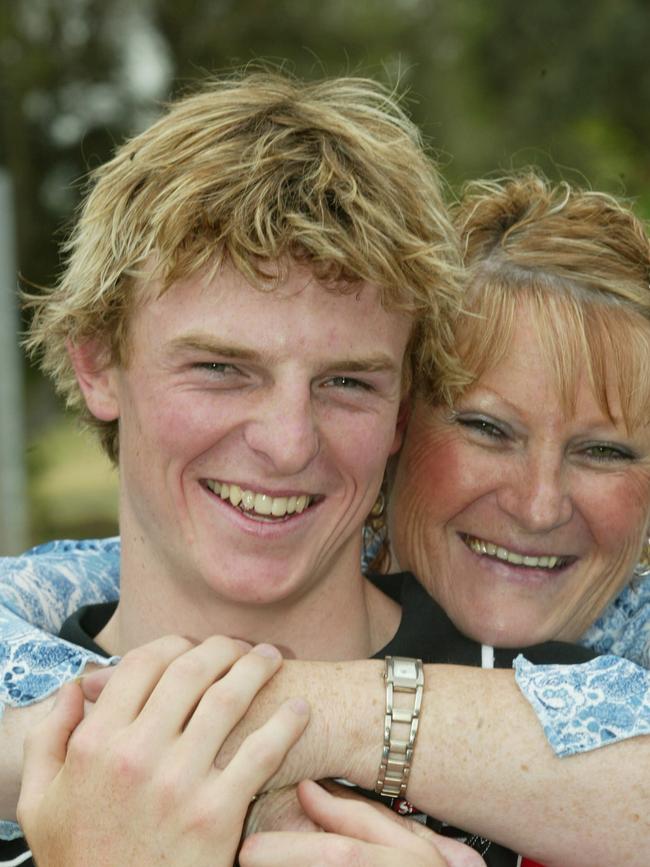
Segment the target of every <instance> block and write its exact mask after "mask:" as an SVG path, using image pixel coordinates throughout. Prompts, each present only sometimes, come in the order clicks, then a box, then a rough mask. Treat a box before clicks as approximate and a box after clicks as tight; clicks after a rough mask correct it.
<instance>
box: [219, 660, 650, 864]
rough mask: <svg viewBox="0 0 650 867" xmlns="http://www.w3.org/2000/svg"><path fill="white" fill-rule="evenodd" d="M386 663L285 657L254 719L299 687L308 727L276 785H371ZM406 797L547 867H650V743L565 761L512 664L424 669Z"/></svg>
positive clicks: (644, 740) (248, 723)
mask: <svg viewBox="0 0 650 867" xmlns="http://www.w3.org/2000/svg"><path fill="white" fill-rule="evenodd" d="M383 668H384V666H383V663H381V662H376V661H367V662H365V661H364V662H353V663H344V664H341V663H314V662H297V661H286V662H285V664H284V667H283V669H282V670H281V671H280V672H279V674H278V675H277V676H276V677H275V678H274V680H273V681H272V682H271V683H270V684H269V685H268V686H267V687H266V688H265V690H264V691H263V692H262V693H261V694H260V695H259V696H258V697H257V699H256V701H255V703H254V705H253V707H252V708H251V712H249V716H248V717H247V718H246V719H245V720H244V722H243V724H242V725H241V728H240V730H238V731H236V732H235V739H234V740H233V741H232V743H231V744H227V747H228V749H227V750H224V751H223V752H222V760H226V759H227V757H228V755H229V753H230V748H232V746H234V745H235V744H236V743H237V742H238V740H239V739H240V738H241V736H242V735H243V734H244V733H245V732H246V731H248V729H249V727H253V726H254V725H255V724H256V721H257V720H258V714H259V715H263V714H264V713H265V712H268V708H269V707H272V706H275V704H276V703H277V702H278V701H279V700H280V699H281V698H282V697H284V696H287V695H292V694H296V695H297V694H300V695H302V696H304V697H305V698H306V699H307V701H308V702H309V704H310V706H311V708H312V717H311V722H310V725H309V727H308V729H307V731H306V733H305V735H304V736H303V738H302V739H301V741H300V743H299V744H298V745H297V747H296V748H295V749H294V750H293V751H292V753H291V754H290V756H289V757H288V759H287V761H286V762H285V764H284V765H283V768H282V769H281V771H280V772H279V774H278V775H277V777H276V778H275V779H274V781H273V784H274V785H277V784H287V783H290V782H295V781H297V780H299V779H301V778H303V777H311V778H317V777H320V776H347V777H348V778H349V779H351V780H352V781H354V782H355V783H357V784H358V785H360V786H363V787H364V788H370V789H372V788H373V787H374V784H375V777H376V773H377V769H378V766H379V758H380V755H381V747H382V733H383V715H384V684H383V677H382V676H383ZM425 668H426V680H425V695H424V700H423V706H422V707H423V710H422V717H421V722H420V729H419V733H418V739H417V744H416V749H415V756H414V760H413V766H412V770H411V777H410V783H409V788H408V792H407V795H408V797H409V799H410V800H411V801H412V802H413V803H414V804H416V805H417V806H418V807H419V808H420V809H422V810H424V811H425V812H427V813H430V814H432V815H434V816H436V817H437V818H440V819H443V820H446V821H448V822H450V823H451V824H453V825H457V826H459V827H462V828H467V829H469V830H472V831H474V832H475V833H479V834H482V835H484V836H486V837H489V838H490V839H494V840H497V841H498V842H500V843H502V844H503V845H506V846H508V847H509V848H511V849H514V850H515V851H519V852H523V853H525V854H526V855H527V856H528V857H530V858H533V859H535V860H537V861H540V862H542V863H543V864H545V865H547V867H612V865H620V864H625V865H626V867H647V864H648V863H650V842H648V841H649V833H648V832H649V830H650V783H649V782H648V780H649V777H648V768H650V738H649V737H639V738H634V739H631V740H627V741H625V742H622V743H618V744H615V745H612V746H609V747H607V748H606V749H600V750H596V751H594V752H590V753H587V754H582V755H577V756H573V757H571V758H569V759H558V758H557V757H556V756H555V755H554V754H553V752H552V750H551V749H550V747H549V745H548V743H547V741H546V739H545V738H544V736H543V734H542V732H541V730H540V727H539V725H538V723H537V719H536V717H535V715H534V713H533V711H532V709H531V707H530V705H529V704H528V702H527V701H526V700H525V699H524V698H523V697H522V695H521V693H520V692H519V690H518V689H517V686H516V684H515V682H514V676H513V673H512V672H509V671H503V670H501V671H497V670H495V671H482V670H480V669H474V668H465V667H455V666H426V667H425Z"/></svg>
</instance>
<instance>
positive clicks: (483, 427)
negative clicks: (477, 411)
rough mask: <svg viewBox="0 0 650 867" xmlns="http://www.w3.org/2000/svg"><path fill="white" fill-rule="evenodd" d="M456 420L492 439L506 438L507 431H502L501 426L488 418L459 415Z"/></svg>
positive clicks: (463, 425)
mask: <svg viewBox="0 0 650 867" xmlns="http://www.w3.org/2000/svg"><path fill="white" fill-rule="evenodd" d="M456 422H457V423H458V424H459V425H461V426H462V427H464V428H468V429H469V430H472V431H476V432H477V433H479V434H481V436H484V437H489V438H490V439H494V440H497V439H498V440H500V439H504V438H505V436H506V434H505V432H504V431H502V430H501V428H500V427H498V426H497V425H496V424H494V422H491V421H489V420H488V419H486V418H465V417H463V416H458V417H457V418H456Z"/></svg>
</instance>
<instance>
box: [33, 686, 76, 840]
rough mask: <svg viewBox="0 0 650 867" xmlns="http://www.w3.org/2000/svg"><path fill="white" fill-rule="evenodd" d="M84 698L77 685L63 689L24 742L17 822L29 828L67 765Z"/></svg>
mask: <svg viewBox="0 0 650 867" xmlns="http://www.w3.org/2000/svg"><path fill="white" fill-rule="evenodd" d="M83 713H84V705H83V694H82V692H81V689H80V688H79V686H78V685H77V684H76V683H69V684H66V685H65V686H63V687H62V688H61V689H60V690H59V693H58V695H57V697H56V701H55V702H54V705H53V707H52V710H51V712H50V713H49V714H48V716H46V717H45V719H44V720H43V721H42V722H41V723H39V725H37V726H35V727H34V729H33V731H32V732H30V734H29V735H28V736H27V738H26V740H25V761H24V768H23V780H22V788H21V793H20V801H19V804H18V818H19V821H20V822H21V824H23V820H24V821H25V822H27V824H29V817H30V815H31V811H32V810H33V809H34V807H35V806H36V803H37V802H38V801H39V800H40V797H41V795H42V793H43V792H44V791H45V789H46V787H47V786H48V785H49V784H50V783H51V782H52V780H53V779H54V778H55V777H56V775H57V774H58V772H59V771H60V770H61V767H62V766H63V763H64V761H65V756H66V749H67V744H68V740H69V738H70V735H71V733H72V732H73V731H74V730H75V728H76V727H77V725H78V724H79V723H80V722H81V720H82V719H83Z"/></svg>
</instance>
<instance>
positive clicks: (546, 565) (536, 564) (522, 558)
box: [465, 536, 566, 569]
mask: <svg viewBox="0 0 650 867" xmlns="http://www.w3.org/2000/svg"><path fill="white" fill-rule="evenodd" d="M465 542H466V543H467V546H468V547H469V548H471V549H472V551H474V553H475V554H487V555H488V557H496V558H497V559H499V560H505V561H506V562H508V563H512V564H513V565H515V566H530V567H531V568H532V569H554V568H555V567H556V566H558V565H560V566H563V565H564V563H565V562H566V557H556V556H548V557H529V556H527V555H523V554H515V553H514V551H508V550H507V549H506V548H502V547H501V546H500V545H494V544H493V543H492V542H485V541H484V540H483V539H477V538H476V537H475V536H466V537H465Z"/></svg>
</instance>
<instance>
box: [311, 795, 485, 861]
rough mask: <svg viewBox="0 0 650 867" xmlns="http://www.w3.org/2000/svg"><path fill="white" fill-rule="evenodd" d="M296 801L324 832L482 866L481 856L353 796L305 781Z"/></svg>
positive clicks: (382, 807)
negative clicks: (331, 791)
mask: <svg viewBox="0 0 650 867" xmlns="http://www.w3.org/2000/svg"><path fill="white" fill-rule="evenodd" d="M298 799H299V801H300V803H301V805H302V808H303V810H304V811H305V813H306V815H307V816H309V818H310V819H312V821H314V822H315V823H316V824H317V825H320V827H321V828H323V830H325V831H331V832H336V833H338V834H342V835H346V836H350V837H356V838H358V839H360V840H365V841H366V842H368V843H374V844H378V845H381V846H385V847H389V848H392V847H397V848H400V849H403V850H404V851H408V852H413V853H416V852H419V853H420V854H421V855H422V856H423V857H426V855H427V849H428V850H429V851H430V852H431V851H432V850H433V851H434V852H435V853H436V854H437V855H438V856H439V857H440V860H441V863H444V864H447V865H449V867H484V865H485V862H484V861H483V859H482V858H481V856H480V855H479V854H478V853H477V852H475V851H474V850H473V849H470V848H469V847H468V846H465V845H464V844H463V843H459V842H458V841H457V840H452V839H450V838H448V837H442V836H440V835H439V834H435V833H434V832H433V831H431V830H430V829H428V828H426V827H424V826H422V825H420V824H419V823H417V822H415V821H413V820H409V819H405V818H403V817H400V816H396V815H395V814H394V813H392V812H391V811H390V810H388V809H387V808H386V807H384V806H383V805H381V804H376V803H373V802H371V801H366V800H362V799H361V798H360V797H359V796H358V795H357V796H356V797H355V796H353V797H350V796H346V797H337V796H335V795H332V794H330V793H329V792H327V791H325V789H323V787H322V786H319V785H318V784H317V783H314V782H312V781H311V780H305V781H303V782H302V783H300V785H299V786H298ZM432 863H436V862H435V861H433V862H432Z"/></svg>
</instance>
